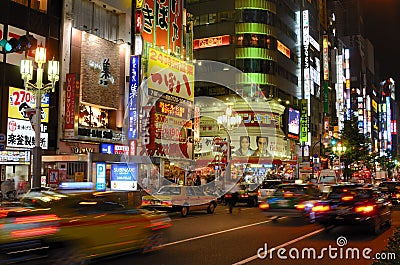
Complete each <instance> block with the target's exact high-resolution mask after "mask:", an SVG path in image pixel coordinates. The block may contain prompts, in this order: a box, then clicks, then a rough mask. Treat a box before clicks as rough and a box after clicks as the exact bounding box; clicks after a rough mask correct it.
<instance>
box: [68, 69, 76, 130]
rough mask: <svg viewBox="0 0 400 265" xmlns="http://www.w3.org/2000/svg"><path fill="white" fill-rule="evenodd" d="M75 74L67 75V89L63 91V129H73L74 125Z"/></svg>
mask: <svg viewBox="0 0 400 265" xmlns="http://www.w3.org/2000/svg"><path fill="white" fill-rule="evenodd" d="M78 80H79V78H77V74H76V73H73V74H67V82H66V84H67V87H66V89H65V129H74V123H75V96H76V88H77V87H79V81H78Z"/></svg>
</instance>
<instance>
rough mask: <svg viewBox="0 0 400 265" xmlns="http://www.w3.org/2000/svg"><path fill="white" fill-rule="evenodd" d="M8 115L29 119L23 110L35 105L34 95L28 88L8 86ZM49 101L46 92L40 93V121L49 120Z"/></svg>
mask: <svg viewBox="0 0 400 265" xmlns="http://www.w3.org/2000/svg"><path fill="white" fill-rule="evenodd" d="M8 99H9V100H8V101H9V103H8V117H9V118H14V119H19V120H29V118H28V117H27V116H26V115H25V110H26V109H29V108H34V107H36V97H35V95H34V94H33V93H31V92H30V91H28V90H24V89H20V88H15V87H10V88H9V97H8ZM49 103H50V97H49V95H48V94H45V95H42V122H45V123H47V122H49Z"/></svg>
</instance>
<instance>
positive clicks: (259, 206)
mask: <svg viewBox="0 0 400 265" xmlns="http://www.w3.org/2000/svg"><path fill="white" fill-rule="evenodd" d="M258 208H259V209H261V210H268V209H269V204H268V202H262V203H260V204H259V205H258Z"/></svg>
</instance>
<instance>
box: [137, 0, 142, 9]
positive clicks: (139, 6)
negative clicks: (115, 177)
mask: <svg viewBox="0 0 400 265" xmlns="http://www.w3.org/2000/svg"><path fill="white" fill-rule="evenodd" d="M142 7H143V0H136V8H137V9H141V8H142Z"/></svg>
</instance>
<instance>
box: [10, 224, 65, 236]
mask: <svg viewBox="0 0 400 265" xmlns="http://www.w3.org/2000/svg"><path fill="white" fill-rule="evenodd" d="M57 232H58V227H55V226H50V227H41V228H30V229H24V230H16V231H12V232H11V237H12V238H21V237H31V236H40V235H51V234H55V233H57Z"/></svg>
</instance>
